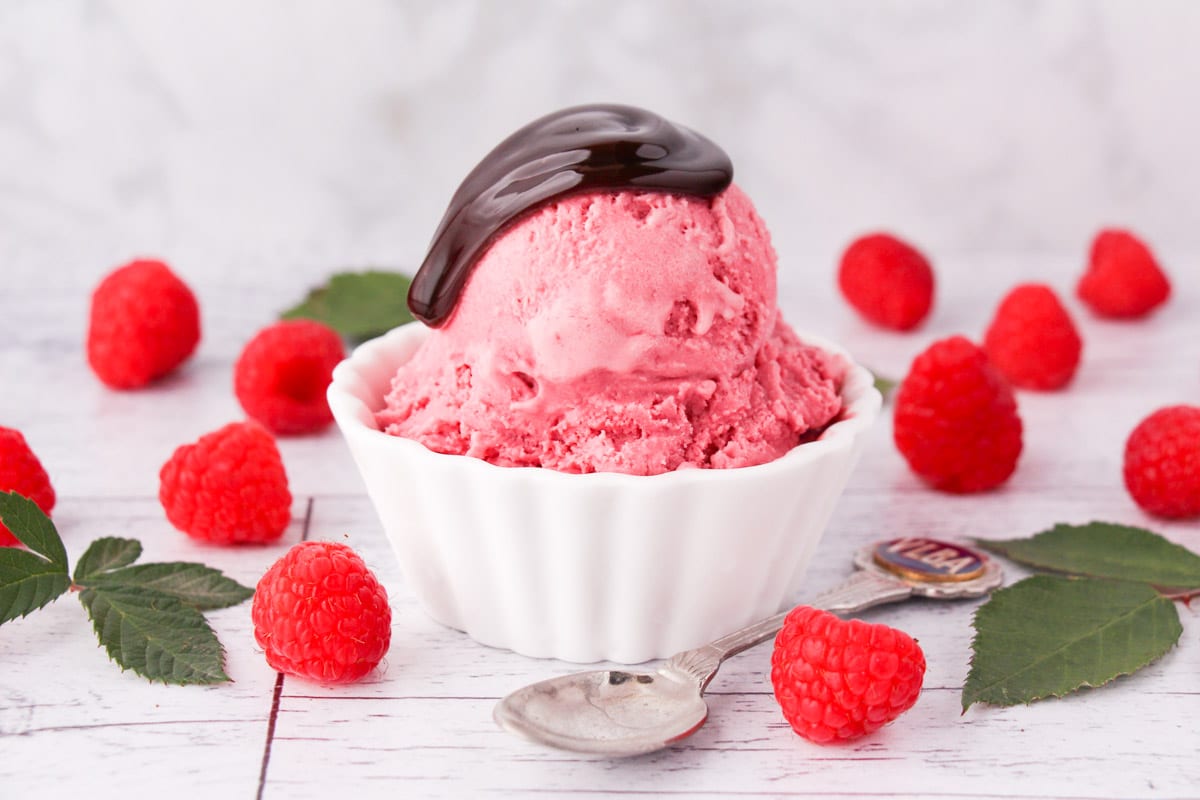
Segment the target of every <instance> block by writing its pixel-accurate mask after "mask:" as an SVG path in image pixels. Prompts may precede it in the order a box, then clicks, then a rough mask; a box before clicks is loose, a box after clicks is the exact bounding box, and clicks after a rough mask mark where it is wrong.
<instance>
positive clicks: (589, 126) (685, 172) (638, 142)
mask: <svg viewBox="0 0 1200 800" xmlns="http://www.w3.org/2000/svg"><path fill="white" fill-rule="evenodd" d="M732 180H733V164H732V163H731V162H730V160H729V156H727V155H726V154H725V151H723V150H722V149H721V148H720V147H718V146H717V145H715V144H713V143H712V142H711V141H709V140H708V139H706V138H704V137H703V136H701V135H700V134H698V133H696V132H695V131H693V130H690V129H689V128H685V127H683V126H681V125H676V124H674V123H673V122H670V121H668V120H666V119H663V118H662V117H660V116H658V115H657V114H653V113H651V112H649V111H645V110H643V109H640V108H634V107H633V106H621V105H586V106H575V107H573V108H567V109H563V110H562V111H556V112H554V113H553V114H548V115H546V116H544V117H542V118H541V119H537V120H534V121H533V122H531V123H529V124H528V125H526V126H525V127H524V128H521V129H520V130H518V131H517V132H516V133H514V134H513V135H511V136H509V137H508V138H507V139H505V140H504V141H503V142H501V143H500V144H499V145H497V146H496V149H494V150H492V152H490V153H488V154H487V156H486V157H484V159H483V161H481V162H479V164H478V165H477V166H476V167H475V169H473V170H471V173H470V174H469V175H467V177H466V179H465V180H464V181H463V182H462V185H460V186H459V187H458V191H456V192H455V193H454V197H453V198H452V199H451V200H450V206H449V208H447V209H446V215H445V216H444V217H442V222H441V224H440V225H438V229H437V232H436V233H435V234H434V237H433V242H432V244H430V246H429V253H428V255H426V256H425V261H424V262H423V263H422V264H421V268H420V269H419V270H418V271H417V274H416V276H415V277H414V278H413V281H412V286H411V287H410V288H409V292H408V307H409V309H410V310H411V311H412V313H413V315H414V316H415V317H417V319H420V320H422V321H423V322H425V323H426V324H428V325H431V326H435V327H436V326H438V325H440V324H442V323H443V322H445V321H446V320H447V319H448V318H449V317H450V314H451V312H453V311H454V307H455V305H456V304H457V303H458V298H459V295H460V294H461V293H462V290H463V287H464V286H465V285H466V283H467V278H468V277H469V276H470V274H471V269H472V267H474V265H475V262H476V261H477V260H478V259H479V257H480V256H481V255H483V252H484V250H486V249H487V246H488V244H489V243H490V242H491V240H492V238H493V237H495V236H496V234H497V233H499V232H500V231H501V230H502V229H503V228H504V227H505V226H506V225H508V224H509V223H511V222H512V221H513V220H514V219H516V218H517V217H518V216H520V215H521V214H523V213H525V212H526V211H529V210H531V209H533V208H535V207H537V206H539V205H541V204H543V203H546V202H549V201H552V200H556V199H558V198H561V197H565V196H566V195H569V194H574V193H577V192H583V191H590V190H596V189H614V190H615V189H641V190H645V191H655V192H672V193H675V194H686V195H692V196H695V197H712V196H713V195H717V194H720V193H721V192H723V191H724V190H725V189H726V188H727V187H728V186H729V184H730V183H731V182H732Z"/></svg>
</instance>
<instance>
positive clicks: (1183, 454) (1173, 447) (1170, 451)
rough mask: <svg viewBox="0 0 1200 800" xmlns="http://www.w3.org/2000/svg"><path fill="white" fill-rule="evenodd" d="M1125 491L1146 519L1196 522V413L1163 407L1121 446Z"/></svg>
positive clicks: (1199, 465) (1199, 502)
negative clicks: (1154, 515)
mask: <svg viewBox="0 0 1200 800" xmlns="http://www.w3.org/2000/svg"><path fill="white" fill-rule="evenodd" d="M1125 486H1126V488H1128V489H1129V494H1131V495H1133V499H1134V500H1136V501H1137V504H1138V505H1139V506H1141V507H1142V508H1144V509H1145V510H1146V511H1148V512H1150V513H1151V514H1156V515H1158V516H1160V517H1168V518H1172V519H1182V518H1185V517H1197V516H1200V407H1197V406H1168V407H1167V408H1160V409H1159V410H1158V411H1155V412H1154V413H1153V414H1151V415H1150V416H1148V417H1146V418H1145V419H1144V420H1142V421H1141V422H1140V423H1139V424H1138V426H1137V427H1136V428H1134V429H1133V433H1131V434H1129V440H1128V441H1126V442H1125Z"/></svg>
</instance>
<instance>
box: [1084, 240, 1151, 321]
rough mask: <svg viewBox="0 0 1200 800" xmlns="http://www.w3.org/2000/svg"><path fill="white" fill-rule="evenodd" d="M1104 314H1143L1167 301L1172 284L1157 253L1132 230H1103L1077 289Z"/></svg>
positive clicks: (1092, 305)
mask: <svg viewBox="0 0 1200 800" xmlns="http://www.w3.org/2000/svg"><path fill="white" fill-rule="evenodd" d="M1076 291H1077V292H1078V294H1079V297H1080V299H1081V300H1083V302H1085V303H1087V304H1088V305H1089V306H1091V308H1092V310H1093V311H1095V312H1096V313H1097V314H1099V315H1100V316H1102V317H1127V318H1128V317H1141V316H1145V315H1146V314H1148V313H1150V312H1151V311H1152V310H1154V308H1156V307H1157V306H1159V305H1161V304H1162V303H1164V302H1166V300H1167V297H1169V296H1170V294H1171V284H1170V282H1169V281H1168V280H1167V276H1166V275H1165V274H1164V273H1163V271H1162V268H1161V267H1159V265H1158V261H1157V260H1155V258H1154V254H1153V253H1151V252H1150V248H1148V247H1146V245H1145V243H1144V242H1142V240H1141V239H1138V238H1137V237H1136V236H1134V235H1133V234H1132V233H1130V232H1129V231H1122V230H1102V231H1100V233H1099V234H1097V236H1096V239H1095V241H1093V242H1092V251H1091V254H1090V256H1089V258H1088V266H1087V271H1086V272H1084V273H1083V277H1082V278H1080V279H1079V287H1078V289H1077V290H1076Z"/></svg>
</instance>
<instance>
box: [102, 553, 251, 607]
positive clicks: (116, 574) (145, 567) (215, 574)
mask: <svg viewBox="0 0 1200 800" xmlns="http://www.w3.org/2000/svg"><path fill="white" fill-rule="evenodd" d="M163 567H175V568H185V569H187V570H195V571H197V572H198V573H199V574H197V575H196V576H195V577H194V578H192V579H191V582H193V583H195V582H199V581H202V580H211V579H214V578H215V579H219V580H222V581H225V582H227V583H228V584H229V588H230V589H234V590H236V591H231V592H229V598H230V599H228V600H222V601H221V603H220V605H213V604H209V603H202V604H201V603H194V602H190V601H189V600H188V599H185V598H184V597H183V596H181V595H179V594H175V593H172V592H170V591H167V590H165V589H163V588H162V587H160V586H157V585H153V584H148V583H144V582H137V581H130V580H128V579H127V578H128V576H130V575H131V574H136V573H138V572H148V571H150V570H152V569H155V568H163ZM123 579H124V580H123ZM88 586H95V587H100V588H106V589H110V590H118V589H124V588H130V589H146V590H149V591H155V592H159V593H161V594H164V595H166V596H168V597H173V598H175V599H176V600H178V601H179V602H181V603H183V604H184V605H185V606H189V607H191V608H194V609H196V610H197V611H217V610H219V609H222V608H232V607H233V606H236V605H239V604H241V603H244V602H246V601H247V600H249V599H250V598H251V597H253V596H254V589H251V588H250V587H249V586H243V585H242V584H240V583H238V582H237V581H236V580H234V579H233V578H231V577H229V576H228V575H226V574H225V573H223V572H221V570H219V569H216V568H215V567H210V566H208V565H206V564H201V563H199V562H195V561H155V562H152V563H149V564H130V565H126V566H124V567H121V568H119V569H115V570H112V571H109V572H105V573H101V574H99V575H95V576H93V577H92V579H91V581H90V582H89V583H88Z"/></svg>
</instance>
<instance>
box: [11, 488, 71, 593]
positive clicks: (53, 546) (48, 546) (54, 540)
mask: <svg viewBox="0 0 1200 800" xmlns="http://www.w3.org/2000/svg"><path fill="white" fill-rule="evenodd" d="M0 498H2V499H0V521H4V524H5V525H6V526H7V527H8V529H9V531H10V532H11V533H12V535H13V536H15V537H17V541H19V542H20V543H21V544H23V545H25V546H26V547H27V548H29V552H31V553H33V554H34V555H36V556H38V557H39V558H41V559H43V560H45V561H46V562H48V563H50V564H54V565H55V566H59V567H62V572H63V573H64V574H69V569H68V563H67V548H66V545H64V544H63V540H62V536H60V535H59V533H58V528H57V527H56V526H55V525H54V520H52V519H50V517H49V515H48V514H46V512H45V511H42V509H41V508H40V507H39V506H38V504H37V503H35V502H33V501H32V500H30V499H29V498H28V497H26V496H25V495H23V494H18V493H17V492H12V491H0ZM5 502H12V503H15V508H14V509H13V510H14V511H15V512H16V513H17V514H18V515H26V514H27V515H28V519H26V518H24V517H23V516H18V517H17V518H14V519H11V520H10V519H8V518H7V517H6V516H5V515H4V513H3V506H4V503H5ZM26 522H33V523H36V524H39V525H45V527H46V529H47V530H46V538H47V540H48V541H46V542H35V543H32V544H31V543H30V542H29V541H27V540H26V537H27V536H29V532H28V531H24V532H23V531H22V529H23V528H24V527H26V526H25V525H24V524H23V523H26ZM43 551H50V552H43Z"/></svg>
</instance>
